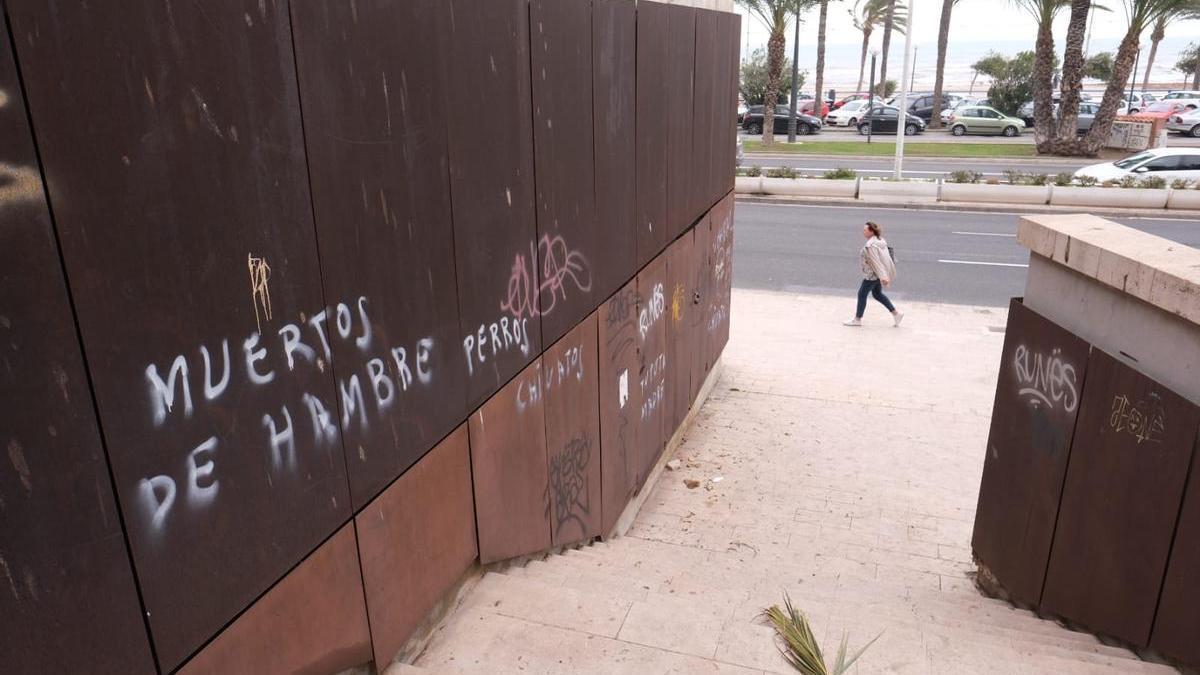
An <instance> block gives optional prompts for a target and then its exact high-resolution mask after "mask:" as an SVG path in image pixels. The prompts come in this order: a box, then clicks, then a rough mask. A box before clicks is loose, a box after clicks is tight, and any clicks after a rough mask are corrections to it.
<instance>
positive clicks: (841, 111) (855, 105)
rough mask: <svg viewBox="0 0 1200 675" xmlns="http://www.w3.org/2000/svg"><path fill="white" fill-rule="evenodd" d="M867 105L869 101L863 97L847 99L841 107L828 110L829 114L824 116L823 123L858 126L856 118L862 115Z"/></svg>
mask: <svg viewBox="0 0 1200 675" xmlns="http://www.w3.org/2000/svg"><path fill="white" fill-rule="evenodd" d="M868 105H869V101H867V99H865V98H862V99H858V100H856V101H848V102H847V103H845V104H844V105H842V107H840V108H834V109H833V110H830V111H829V114H828V115H826V116H825V124H828V125H830V126H838V127H856V126H858V118H860V117H862V114H863V112H865V111H866V110H867V106H868Z"/></svg>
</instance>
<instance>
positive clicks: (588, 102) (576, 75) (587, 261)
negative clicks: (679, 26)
mask: <svg viewBox="0 0 1200 675" xmlns="http://www.w3.org/2000/svg"><path fill="white" fill-rule="evenodd" d="M591 19H592V14H591V3H590V0H533V2H531V3H530V5H529V25H530V26H531V30H532V34H531V36H530V37H531V40H532V43H531V48H530V59H531V67H532V69H533V72H535V73H537V77H534V78H533V122H534V124H533V134H534V139H533V140H534V160H535V161H534V167H535V175H536V177H537V224H538V242H537V250H536V252H534V251H532V250H531V251H530V258H531V259H532V260H537V263H538V270H539V279H540V281H539V285H538V290H539V293H538V298H539V302H540V307H541V313H542V340H543V343H545V344H549V343H551V342H553V341H555V340H557V339H558V338H560V337H562V336H563V334H565V333H566V332H567V331H568V330H570V329H571V328H572V327H573V326H575V325H576V324H577V323H579V322H580V321H581V320H583V318H584V317H585V316H587V315H588V314H589V313H591V311H592V310H593V309H595V308H596V305H598V304H599V301H600V299H602V298H604V297H605V295H601V294H600V293H599V292H598V291H599V289H598V288H597V285H596V279H595V273H594V270H599V269H606V268H612V267H614V266H615V265H616V263H617V259H616V256H617V254H618V253H619V252H618V251H615V250H612V249H609V248H607V246H606V238H607V237H606V233H605V232H603V231H601V230H600V228H598V227H597V226H596V193H595V175H594V163H593V161H592V20H591Z"/></svg>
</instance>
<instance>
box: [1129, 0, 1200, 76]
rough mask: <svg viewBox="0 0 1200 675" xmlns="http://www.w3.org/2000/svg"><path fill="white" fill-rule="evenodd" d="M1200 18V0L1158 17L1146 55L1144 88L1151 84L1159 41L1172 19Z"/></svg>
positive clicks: (1163, 36)
mask: <svg viewBox="0 0 1200 675" xmlns="http://www.w3.org/2000/svg"><path fill="white" fill-rule="evenodd" d="M1188 19H1200V1H1197V0H1193V1H1192V2H1187V3H1184V4H1183V5H1181V6H1179V7H1177V8H1175V9H1173V10H1171V11H1170V12H1168V13H1166V14H1163V15H1162V16H1160V17H1158V20H1157V21H1155V22H1154V29H1153V30H1151V31H1150V54H1149V55H1148V56H1147V57H1146V74H1145V75H1143V76H1142V90H1143V91H1145V90H1146V89H1147V88H1148V87H1149V86H1150V69H1151V68H1153V67H1154V57H1155V56H1157V55H1158V43H1160V42H1162V41H1163V38H1165V37H1166V36H1167V24H1168V23H1170V22H1171V21H1176V20H1182V21H1186V20H1188Z"/></svg>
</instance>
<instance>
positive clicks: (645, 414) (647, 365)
mask: <svg viewBox="0 0 1200 675" xmlns="http://www.w3.org/2000/svg"><path fill="white" fill-rule="evenodd" d="M637 288H638V295H637V299H638V303H637V350H638V372H637V377H636V379H635V381H633V382H630V386H631V387H635V388H636V389H637V399H638V403H639V407H638V411H637V414H636V416H635V420H636V423H637V436H636V437H637V448H638V450H637V457H638V464H637V467H638V473H637V483H636V484H637V485H642V484H643V483H644V482H645V481H646V478H647V476H649V475H650V470H651V469H652V468H653V467H654V461H655V460H656V459H658V456H659V454H661V452H662V449H663V447H664V446H665V445H666V442H667V438H668V436H669V433H668V429H667V408H668V406H669V405H670V403H669V401H668V397H669V391H668V388H669V387H670V386H671V382H670V381H669V380H668V377H667V374H668V373H667V364H668V362H669V360H673V359H674V358H676V357H677V355H676V354H673V353H670V350H669V344H668V342H667V322H669V321H670V314H669V312H670V306H669V300H668V299H667V256H666V254H663V255H660V256H659V257H657V258H655V259H654V260H653V261H652V262H651V263H650V264H649V265H647V266H646V267H644V268H643V269H642V271H641V272H639V273H638V277H637ZM631 377H632V376H631ZM671 431H674V429H671Z"/></svg>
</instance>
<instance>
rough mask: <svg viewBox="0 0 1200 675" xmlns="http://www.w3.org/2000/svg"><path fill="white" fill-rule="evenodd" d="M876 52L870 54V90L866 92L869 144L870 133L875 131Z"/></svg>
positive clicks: (869, 140) (868, 139) (869, 139)
mask: <svg viewBox="0 0 1200 675" xmlns="http://www.w3.org/2000/svg"><path fill="white" fill-rule="evenodd" d="M877 55H878V52H871V88H870V89H868V90H867V116H868V120H867V142H868V143H870V142H871V131H872V130H874V129H875V57H876V56H877Z"/></svg>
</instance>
